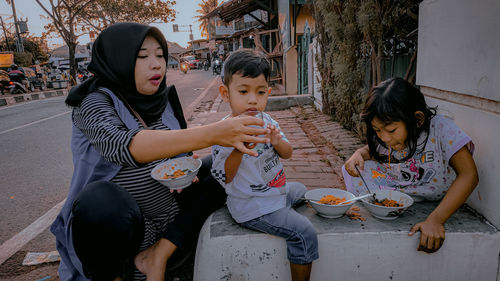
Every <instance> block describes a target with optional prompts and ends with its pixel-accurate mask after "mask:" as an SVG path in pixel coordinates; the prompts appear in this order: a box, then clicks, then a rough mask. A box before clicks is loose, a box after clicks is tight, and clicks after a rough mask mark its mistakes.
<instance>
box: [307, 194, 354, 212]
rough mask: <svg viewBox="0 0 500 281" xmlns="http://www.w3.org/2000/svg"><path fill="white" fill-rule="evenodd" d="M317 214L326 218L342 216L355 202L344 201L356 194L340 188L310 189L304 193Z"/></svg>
mask: <svg viewBox="0 0 500 281" xmlns="http://www.w3.org/2000/svg"><path fill="white" fill-rule="evenodd" d="M304 197H305V199H306V200H307V201H308V202H309V204H310V205H311V207H313V209H314V210H315V211H316V212H317V214H318V215H319V216H321V217H324V218H329V219H332V218H340V217H342V216H343V215H344V214H345V212H347V210H349V208H350V207H351V206H352V205H353V204H354V203H355V201H352V202H348V203H346V204H343V203H342V202H344V201H346V200H349V199H351V198H354V194H352V193H350V192H348V191H345V190H342V189H338V188H318V189H313V190H309V191H308V192H306V194H305V195H304Z"/></svg>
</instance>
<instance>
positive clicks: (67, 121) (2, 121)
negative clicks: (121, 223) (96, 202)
mask: <svg viewBox="0 0 500 281" xmlns="http://www.w3.org/2000/svg"><path fill="white" fill-rule="evenodd" d="M215 77H216V76H213V75H212V72H211V71H203V70H192V71H189V72H188V73H187V74H183V73H181V72H180V71H178V70H169V72H168V73H167V83H168V84H175V86H176V88H177V92H178V94H179V98H180V101H181V104H182V105H183V107H184V108H186V107H188V106H189V105H191V104H192V103H193V102H195V101H196V98H197V97H198V96H199V95H200V94H201V93H202V92H203V91H204V90H205V89H206V88H207V87H208V86H209V85H210V83H211V82H212V81H213V79H216V78H215ZM218 79H220V78H218ZM64 99H65V97H55V98H50V99H45V100H39V101H31V102H26V103H22V104H16V105H13V106H6V107H1V108H0V173H1V179H2V180H1V181H0V229H1V231H0V244H3V243H4V242H5V241H7V240H8V239H10V238H11V237H13V236H14V235H16V234H17V233H19V232H20V231H22V230H23V229H25V228H26V227H27V226H29V225H30V224H32V223H33V222H34V221H35V220H37V219H38V218H39V217H41V216H42V215H44V214H45V213H46V212H47V211H49V210H50V209H51V208H53V207H54V206H55V205H56V204H58V203H59V202H61V201H62V200H64V198H65V197H66V195H67V192H68V186H69V184H70V181H71V174H72V171H73V165H72V159H71V151H70V139H71V113H70V108H68V107H66V106H65V105H64ZM47 226H48V225H47ZM23 250H25V251H51V250H55V239H54V238H53V237H52V235H50V234H49V233H48V230H47V229H46V230H45V231H44V232H43V233H42V234H40V235H39V236H38V237H36V238H35V239H34V240H32V241H31V242H30V243H28V244H27V245H26V246H25V247H24V249H23Z"/></svg>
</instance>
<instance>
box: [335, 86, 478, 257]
mask: <svg viewBox="0 0 500 281" xmlns="http://www.w3.org/2000/svg"><path fill="white" fill-rule="evenodd" d="M362 118H363V120H364V122H365V124H366V128H367V130H366V131H367V132H366V140H367V142H368V145H366V146H364V147H362V148H360V149H358V150H357V151H356V152H354V154H353V155H352V156H351V158H349V160H347V162H346V163H345V166H344V167H343V174H344V179H345V182H346V186H347V190H349V191H351V192H353V193H356V194H360V193H361V192H364V190H361V189H360V187H361V186H362V185H363V183H362V182H361V179H360V178H359V177H358V176H359V174H358V172H357V171H356V168H355V166H359V168H360V169H361V170H363V169H364V170H366V174H365V175H366V176H367V178H370V179H371V178H372V174H373V173H370V170H371V171H375V172H378V173H380V172H381V171H385V172H383V174H382V177H381V179H380V180H383V183H382V182H377V184H376V185H373V186H379V185H382V186H385V188H390V189H397V190H399V191H402V192H405V193H407V194H408V195H410V196H411V197H413V198H414V199H415V200H416V201H422V200H441V203H439V205H438V206H437V207H436V209H434V211H433V212H432V213H431V214H430V215H429V216H428V217H427V218H426V219H425V221H423V222H419V223H417V224H416V225H414V226H413V227H412V228H411V229H410V235H413V234H414V233H415V232H417V231H420V243H419V246H418V250H419V251H425V252H428V253H432V252H435V251H437V250H439V248H440V247H441V245H442V244H443V242H444V238H445V229H444V226H443V225H444V223H445V222H446V220H448V218H449V217H450V216H451V215H452V214H453V213H454V212H455V211H456V210H457V208H458V207H460V206H461V205H462V204H463V203H464V202H465V200H466V199H467V198H468V197H469V195H470V194H471V192H472V191H473V190H474V188H475V187H476V185H477V183H478V175H477V169H476V164H475V163H474V159H473V158H472V152H473V150H474V149H473V148H474V145H473V143H472V140H471V138H470V137H469V136H468V135H467V134H465V133H464V132H463V131H462V130H461V129H460V128H459V127H458V126H457V125H456V124H455V123H454V122H453V120H451V119H449V118H446V117H444V116H441V115H436V110H435V109H434V108H430V107H429V106H428V105H427V104H426V103H425V98H424V95H422V93H421V92H420V90H418V89H417V88H416V87H414V86H413V85H411V84H410V83H409V82H408V81H406V80H404V79H402V78H391V79H388V80H386V81H383V82H381V83H380V84H379V85H378V86H377V87H375V88H373V89H372V90H371V91H370V93H369V95H368V97H367V99H366V103H365V108H364V109H363V112H362ZM367 160H374V161H367ZM378 163H379V164H378ZM379 165H381V166H382V167H383V169H380V170H379V169H377V166H379ZM362 173H364V172H362ZM377 180H379V179H377Z"/></svg>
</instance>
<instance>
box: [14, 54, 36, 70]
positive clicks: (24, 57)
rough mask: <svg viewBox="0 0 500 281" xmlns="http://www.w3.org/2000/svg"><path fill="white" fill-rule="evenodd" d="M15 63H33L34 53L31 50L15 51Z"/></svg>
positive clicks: (24, 64) (28, 64) (22, 64)
mask: <svg viewBox="0 0 500 281" xmlns="http://www.w3.org/2000/svg"><path fill="white" fill-rule="evenodd" d="M14 63H15V64H17V65H19V66H27V67H29V66H31V65H32V64H33V55H32V54H31V53H29V52H24V53H18V52H14Z"/></svg>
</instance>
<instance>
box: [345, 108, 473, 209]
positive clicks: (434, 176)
mask: <svg viewBox="0 0 500 281" xmlns="http://www.w3.org/2000/svg"><path fill="white" fill-rule="evenodd" d="M463 146H467V148H468V149H469V151H470V152H471V153H473V151H474V145H473V143H472V140H471V138H470V137H469V136H468V135H467V134H465V133H464V132H463V131H462V130H461V129H460V128H459V127H458V126H457V125H456V124H455V122H453V120H451V119H449V118H447V117H444V116H441V115H436V116H434V117H433V118H432V119H431V122H430V128H429V134H428V136H427V134H426V133H422V134H421V135H420V137H419V138H418V141H417V150H416V152H415V154H414V155H413V156H412V157H411V158H410V159H407V160H406V161H404V162H400V160H401V159H404V158H405V157H406V155H407V154H408V149H404V150H402V151H391V159H392V161H394V162H396V163H390V164H389V163H378V162H375V161H365V166H364V170H363V172H362V176H363V178H364V179H365V180H366V181H367V184H368V186H369V188H370V189H373V190H377V189H379V188H383V189H398V190H399V191H402V192H405V193H407V194H408V195H410V196H412V197H413V198H414V199H415V201H420V200H423V199H426V200H440V199H441V198H443V196H444V195H445V194H446V192H447V191H448V188H449V187H450V185H451V183H452V182H453V181H454V180H455V178H456V174H455V171H454V170H453V168H452V167H451V166H450V165H449V160H450V158H451V157H452V156H453V155H454V154H455V153H456V152H457V151H458V150H460V149H461V148H462V147H463ZM377 151H378V152H379V153H380V154H382V155H389V150H388V149H386V148H385V147H383V146H381V145H379V146H378V147H377ZM342 173H343V176H344V180H345V183H346V187H347V190H349V191H350V192H353V193H354V194H361V193H365V192H366V188H365V187H364V185H363V182H362V180H361V178H359V177H351V176H350V175H349V174H348V173H347V171H346V170H345V168H344V167H342Z"/></svg>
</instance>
